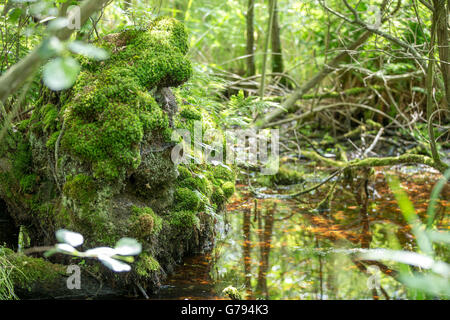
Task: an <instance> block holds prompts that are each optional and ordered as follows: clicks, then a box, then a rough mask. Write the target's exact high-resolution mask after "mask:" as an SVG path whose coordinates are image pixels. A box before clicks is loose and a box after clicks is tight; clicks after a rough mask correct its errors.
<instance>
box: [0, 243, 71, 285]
mask: <svg viewBox="0 0 450 320" xmlns="http://www.w3.org/2000/svg"><path fill="white" fill-rule="evenodd" d="M2 251H3V255H4V257H5V258H6V259H7V260H8V261H9V262H10V263H11V264H12V265H13V268H11V274H10V277H11V279H12V282H13V283H14V285H15V286H18V287H21V288H24V289H30V288H31V287H32V286H33V285H34V284H36V283H39V284H42V285H51V283H52V282H53V281H55V280H57V279H60V277H61V275H65V271H66V270H65V267H64V266H62V265H56V264H52V263H50V262H48V261H46V260H44V259H42V258H31V257H28V256H25V255H23V254H18V253H14V252H13V251H11V250H9V249H5V248H3V249H2Z"/></svg>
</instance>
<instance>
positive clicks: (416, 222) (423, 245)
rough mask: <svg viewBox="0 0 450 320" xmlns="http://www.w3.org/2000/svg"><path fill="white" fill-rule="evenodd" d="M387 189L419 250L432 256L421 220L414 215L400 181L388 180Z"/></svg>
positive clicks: (429, 243) (431, 249)
mask: <svg viewBox="0 0 450 320" xmlns="http://www.w3.org/2000/svg"><path fill="white" fill-rule="evenodd" d="M388 182H389V187H390V188H391V190H392V192H393V193H394V196H395V199H396V200H397V202H398V206H399V207H400V210H401V212H402V214H403V217H404V218H405V220H406V222H407V223H408V224H409V225H410V226H411V229H412V232H413V233H414V235H415V236H416V239H417V244H418V245H419V248H420V249H421V250H422V251H423V252H424V253H426V254H427V255H429V256H433V255H434V251H433V246H432V243H431V241H430V239H429V238H428V235H427V234H426V232H425V230H424V228H425V226H424V225H423V224H422V222H421V220H420V219H419V217H418V216H417V214H416V211H415V209H414V206H413V204H412V203H411V201H410V200H409V198H408V195H407V194H406V192H405V191H404V190H403V189H402V187H401V186H400V181H399V180H398V179H397V178H396V177H392V176H391V177H390V178H389V181H388Z"/></svg>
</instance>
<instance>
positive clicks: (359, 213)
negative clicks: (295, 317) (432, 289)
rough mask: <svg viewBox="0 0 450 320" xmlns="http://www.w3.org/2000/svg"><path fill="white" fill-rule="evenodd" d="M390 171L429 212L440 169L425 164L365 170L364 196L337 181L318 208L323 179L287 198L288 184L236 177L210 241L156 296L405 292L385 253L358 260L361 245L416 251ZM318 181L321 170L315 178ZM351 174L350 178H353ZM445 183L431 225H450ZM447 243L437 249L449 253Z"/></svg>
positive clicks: (390, 295)
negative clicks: (257, 184) (231, 290)
mask: <svg viewBox="0 0 450 320" xmlns="http://www.w3.org/2000/svg"><path fill="white" fill-rule="evenodd" d="M388 174H389V175H396V176H398V177H399V178H400V180H401V185H402V186H403V188H404V189H405V190H406V191H407V193H408V195H409V198H410V199H411V200H412V202H413V204H414V207H415V209H416V212H417V213H418V215H419V216H420V217H421V218H422V219H425V218H426V210H427V206H428V201H429V198H430V192H431V190H432V188H433V186H434V184H435V183H436V182H437V180H438V179H439V175H438V174H436V173H435V172H432V171H426V170H424V168H421V170H420V171H419V170H417V168H411V167H410V168H408V167H403V168H397V169H395V170H391V171H390V172H384V171H383V170H382V169H381V168H380V169H379V170H377V171H375V173H374V174H373V175H372V177H371V178H370V180H369V183H368V184H367V186H366V189H365V190H366V191H367V195H368V196H367V198H366V199H363V201H362V200H361V198H362V197H361V192H362V191H361V189H358V182H357V180H358V179H357V178H356V179H354V180H355V181H356V183H350V184H345V183H342V182H341V181H339V182H338V183H336V191H335V192H334V197H333V199H332V200H331V202H330V204H331V205H330V206H329V207H327V208H325V209H323V208H322V209H319V210H318V209H317V205H318V203H320V201H321V200H322V199H323V198H324V197H325V196H326V195H327V192H328V190H329V187H330V186H328V187H324V188H320V189H319V190H316V192H312V193H310V194H307V195H304V196H301V197H299V198H298V197H297V198H289V197H284V198H283V196H280V194H288V193H289V192H290V189H291V188H290V187H282V188H279V189H275V188H274V189H268V188H260V189H259V190H258V191H257V192H251V190H253V191H254V189H253V188H250V187H249V183H247V182H250V185H251V179H249V180H248V181H246V183H241V184H239V185H238V186H237V192H236V195H235V196H234V197H233V198H232V200H231V201H230V202H229V204H228V207H227V212H226V214H225V215H224V221H223V223H221V224H219V232H218V239H217V240H216V244H215V249H214V250H213V251H212V252H210V253H207V254H201V255H196V256H193V257H189V258H187V259H186V260H185V261H184V264H183V265H181V266H179V267H178V269H177V270H176V271H175V273H174V274H173V275H172V276H170V277H169V278H168V279H167V281H166V282H165V283H164V286H163V287H162V289H161V290H160V292H159V293H158V294H157V295H155V296H153V297H152V298H153V299H223V298H224V295H223V293H222V290H223V289H224V288H225V287H227V286H230V285H231V286H233V287H235V288H237V289H238V290H239V291H240V292H241V293H242V295H243V298H244V299H407V298H408V292H407V290H406V288H405V287H404V286H403V285H402V284H401V283H400V282H398V281H397V280H396V279H395V277H394V276H393V275H394V273H395V271H394V270H395V269H396V267H397V266H396V265H395V264H393V263H389V262H384V261H383V263H374V264H373V265H369V266H368V265H367V264H362V263H360V262H358V260H356V259H355V258H354V253H355V252H357V251H358V250H359V249H361V248H363V249H364V248H366V249H367V248H390V249H404V250H414V249H415V247H416V242H415V239H414V236H413V234H412V232H411V230H410V227H409V226H408V225H407V224H406V223H405V220H404V217H403V215H402V213H401V211H400V210H399V208H398V204H397V202H396V200H395V198H394V195H393V194H392V193H391V192H390V189H389V186H388V185H387V183H386V176H387V175H388ZM319 180H320V179H319ZM355 181H354V182H355ZM449 195H450V190H449V187H448V185H447V186H446V187H445V188H444V190H443V192H442V194H441V197H440V199H441V200H440V201H439V206H438V210H437V216H436V219H437V221H438V227H440V228H442V229H448V226H449V223H448V222H449V221H448V216H449V215H448V213H449V201H448V199H450V197H449ZM446 254H448V252H446V250H444V251H442V252H439V251H438V255H440V258H441V259H443V260H448V256H446Z"/></svg>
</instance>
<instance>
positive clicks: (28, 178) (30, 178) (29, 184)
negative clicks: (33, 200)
mask: <svg viewBox="0 0 450 320" xmlns="http://www.w3.org/2000/svg"><path fill="white" fill-rule="evenodd" d="M37 179H38V176H37V175H36V174H34V173H32V174H27V175H25V176H23V177H22V179H20V190H21V191H22V192H23V193H32V192H33V191H34V187H35V186H36V183H37Z"/></svg>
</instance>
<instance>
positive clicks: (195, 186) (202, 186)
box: [179, 177, 209, 195]
mask: <svg viewBox="0 0 450 320" xmlns="http://www.w3.org/2000/svg"><path fill="white" fill-rule="evenodd" d="M179 186H180V187H186V188H189V189H191V190H197V191H199V192H201V193H202V194H204V195H208V194H209V192H208V183H207V180H206V179H205V178H200V177H195V178H193V177H191V178H187V179H184V180H183V181H181V182H180V183H179Z"/></svg>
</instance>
